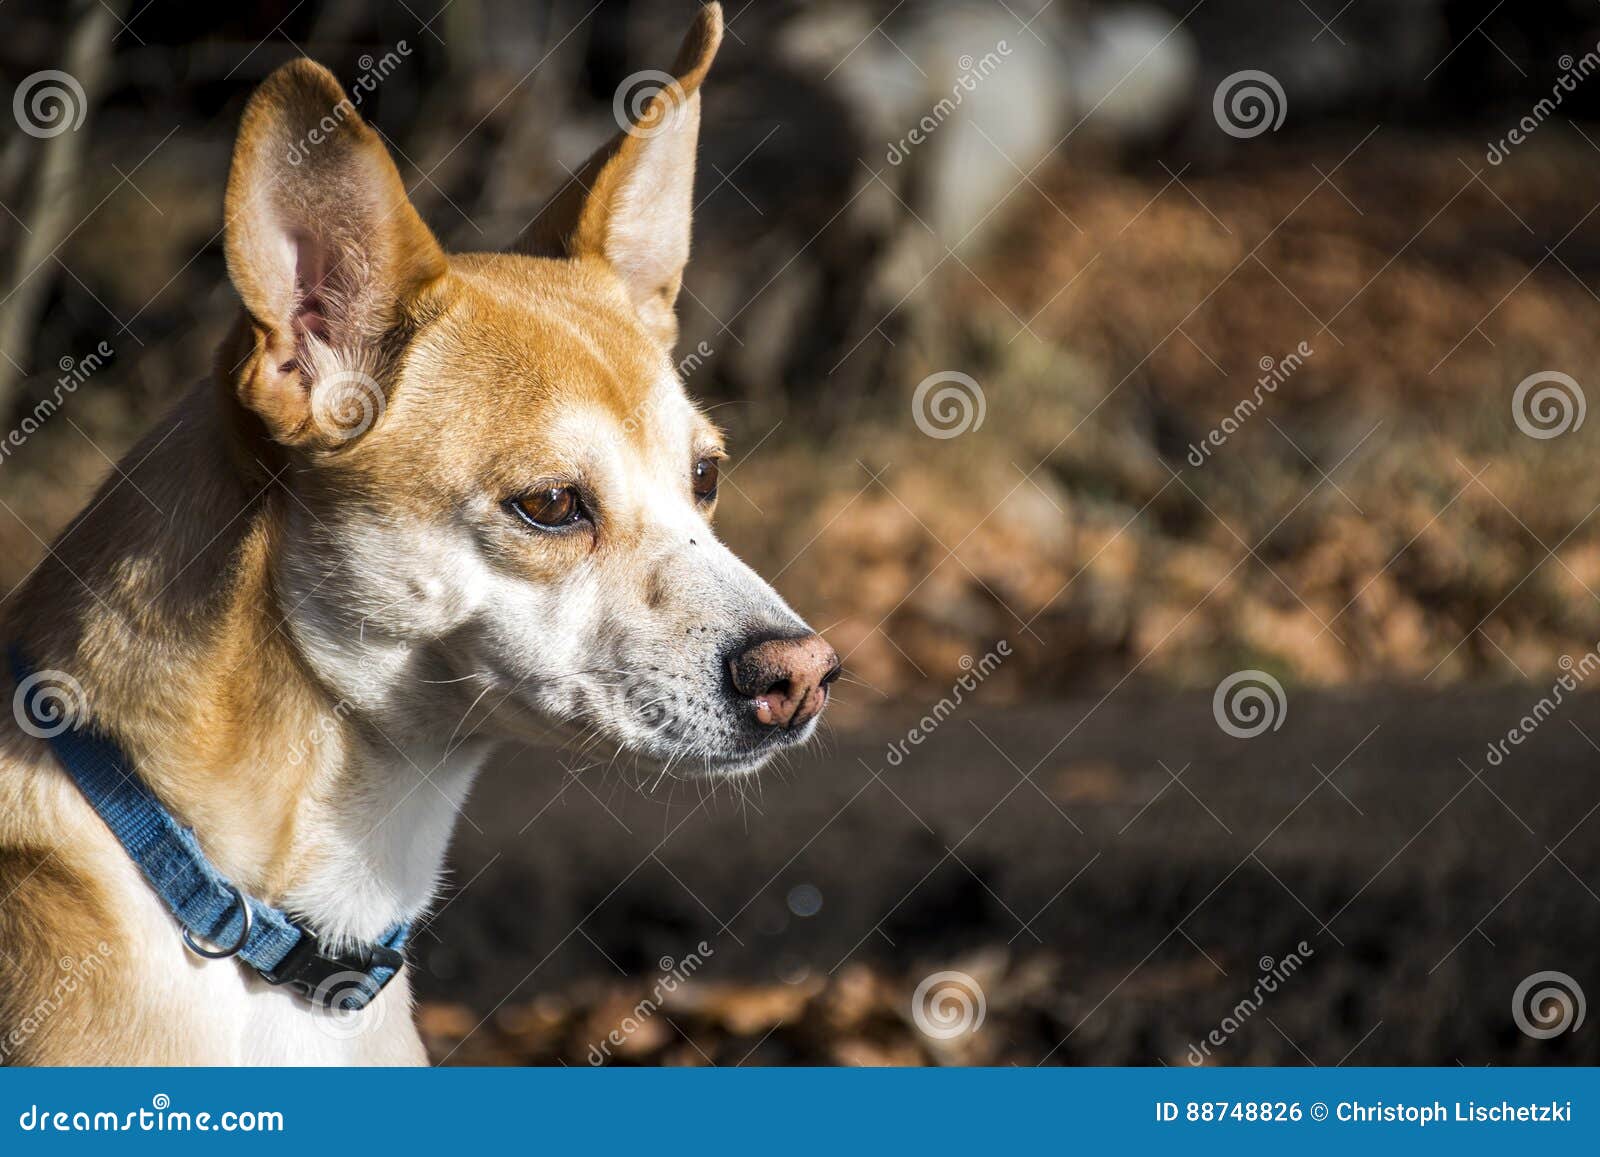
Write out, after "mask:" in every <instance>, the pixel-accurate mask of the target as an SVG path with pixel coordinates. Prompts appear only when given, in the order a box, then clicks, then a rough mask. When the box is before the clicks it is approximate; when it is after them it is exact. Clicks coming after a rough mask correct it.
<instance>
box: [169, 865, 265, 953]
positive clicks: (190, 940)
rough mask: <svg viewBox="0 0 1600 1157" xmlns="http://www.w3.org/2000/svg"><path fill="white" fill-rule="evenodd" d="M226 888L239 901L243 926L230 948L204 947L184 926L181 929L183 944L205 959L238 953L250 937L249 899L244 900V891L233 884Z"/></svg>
mask: <svg viewBox="0 0 1600 1157" xmlns="http://www.w3.org/2000/svg"><path fill="white" fill-rule="evenodd" d="M228 890H229V891H230V892H232V893H233V898H234V899H235V900H237V901H238V902H239V910H240V911H241V912H243V913H244V928H243V930H242V931H240V933H239V939H238V940H237V941H236V942H235V943H234V945H233V947H231V948H204V947H202V946H201V945H200V943H199V942H198V941H197V940H195V938H194V937H193V936H192V935H191V934H190V932H189V930H188V929H187V928H185V929H184V930H183V945H184V947H185V948H187V949H188V950H189V951H190V952H193V953H194V954H195V955H196V956H203V957H205V958H206V959H207V960H226V959H227V958H228V957H230V956H237V955H239V953H240V952H241V951H243V949H244V945H245V941H247V940H249V939H250V923H251V916H250V901H248V900H246V899H245V898H244V893H243V892H241V891H239V889H238V888H237V887H235V886H234V885H233V884H229V885H228Z"/></svg>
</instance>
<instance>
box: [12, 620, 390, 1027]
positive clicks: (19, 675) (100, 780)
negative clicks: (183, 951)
mask: <svg viewBox="0 0 1600 1157" xmlns="http://www.w3.org/2000/svg"><path fill="white" fill-rule="evenodd" d="M11 673H12V675H13V677H14V678H15V679H16V683H17V689H16V695H15V699H14V701H13V705H14V706H15V708H16V713H17V720H18V722H20V723H23V725H24V729H25V730H26V731H28V733H29V734H31V735H35V736H38V737H39V738H41V739H47V740H49V742H50V747H51V749H52V750H53V751H54V752H55V756H56V759H58V760H59V761H60V763H61V766H62V767H64V768H65V769H66V771H67V774H68V775H70V776H71V777H72V779H73V782H75V783H76V784H77V785H78V790H79V791H81V792H83V796H84V798H85V799H87V800H88V801H89V804H90V806H92V807H93V808H94V810H95V811H96V812H98V813H99V815H100V818H101V819H102V820H104V821H105V823H106V826H107V827H108V828H110V829H111V834H112V835H114V836H116V837H117V841H118V842H119V843H121V844H122V847H123V850H124V851H126V852H127V853H128V856H129V858H130V859H132V860H133V862H134V863H135V864H137V865H138V866H139V870H140V871H141V872H142V873H144V878H145V879H146V880H147V881H149V884H150V886H151V887H152V888H154V889H155V891H156V894H157V895H158V896H160V897H161V899H162V900H163V901H164V902H165V903H166V905H167V908H168V909H169V910H170V911H171V912H172V914H173V916H175V917H176V918H177V921H178V924H179V925H180V927H181V929H182V934H183V942H184V944H186V945H187V946H188V947H189V949H190V951H192V952H194V953H195V954H197V955H199V956H203V957H206V958H208V959H224V958H226V957H229V956H237V957H238V958H239V959H240V960H242V961H244V963H246V964H248V965H249V966H250V967H251V968H253V969H254V970H255V971H256V972H257V973H259V974H260V976H261V979H263V980H265V981H266V982H267V983H268V984H274V985H284V986H286V987H288V988H290V989H291V990H293V991H294V992H296V993H298V994H299V995H300V996H302V997H304V998H305V999H306V1000H308V1001H310V1002H311V1003H312V1004H314V1005H316V1006H318V1007H320V1008H332V1009H341V1010H351V1011H353V1010H356V1009H361V1008H365V1007H366V1006H367V1005H368V1004H369V1003H371V1001H372V1000H373V998H374V997H376V996H377V995H378V993H379V992H380V991H381V990H382V989H383V986H384V985H385V984H387V983H389V981H390V980H391V979H393V977H394V975H395V974H396V973H397V972H399V971H400V969H401V967H402V966H403V965H404V964H405V957H404V956H402V955H401V952H402V951H403V949H404V947H405V942H406V936H407V935H408V933H409V932H410V930H411V928H410V925H409V924H408V923H407V922H405V921H402V922H400V923H399V924H396V925H395V926H394V927H393V928H391V929H389V930H388V931H387V932H385V933H384V934H383V936H382V938H381V939H380V940H378V941H377V942H376V943H370V944H357V945H353V946H351V947H348V948H341V949H340V950H339V951H334V950H332V949H330V948H325V947H324V946H323V945H322V944H321V942H320V941H319V940H318V939H317V935H316V933H314V932H312V930H311V929H310V928H308V927H306V926H305V925H304V924H303V923H301V922H300V921H298V920H296V919H295V918H293V917H292V916H290V915H288V914H287V913H285V912H283V911H281V910H279V909H277V908H273V907H270V906H269V905H267V904H263V903H262V902H261V901H260V900H257V899H256V898H255V897H253V896H249V895H246V894H245V893H244V892H243V891H242V890H241V889H240V888H239V887H238V886H237V885H235V884H233V883H231V882H229V880H228V879H227V877H225V876H223V875H222V874H221V873H220V872H218V871H217V869H216V868H215V867H213V866H212V864H211V861H209V860H208V859H206V856H205V853H204V852H202V851H201V850H200V844H199V841H198V840H196V839H195V835H194V832H193V831H192V830H191V829H189V828H186V827H184V826H183V825H181V824H180V823H178V821H177V819H175V818H174V817H173V815H172V813H171V812H169V811H168V810H167V809H166V808H165V807H163V806H162V805H161V801H160V800H158V799H156V797H155V795H154V794H152V793H151V791H150V789H149V788H148V787H146V786H145V784H144V782H143V781H142V780H140V779H139V777H138V775H137V774H136V773H135V772H134V770H133V766H132V763H131V761H130V760H129V759H128V757H127V756H126V755H125V754H124V753H123V751H122V749H121V748H120V747H118V746H117V744H116V743H115V742H113V741H112V740H111V739H109V738H108V737H106V736H104V735H101V734H99V733H98V732H97V731H95V730H94V728H93V726H92V725H87V724H88V720H87V719H86V718H84V717H83V716H84V714H86V713H80V712H78V711H75V710H74V708H76V707H79V706H81V704H75V703H70V702H69V703H68V704H67V706H66V707H65V708H64V707H63V699H62V697H61V696H59V695H57V694H55V692H56V691H58V690H59V688H53V687H52V686H51V685H50V684H49V683H47V682H46V681H45V678H44V677H48V676H52V675H57V674H58V673H56V672H49V671H46V672H41V673H40V674H38V675H36V674H35V673H34V672H33V668H32V666H31V665H30V664H29V663H28V660H27V659H26V658H25V657H24V655H23V653H22V650H21V648H19V647H17V646H12V647H11Z"/></svg>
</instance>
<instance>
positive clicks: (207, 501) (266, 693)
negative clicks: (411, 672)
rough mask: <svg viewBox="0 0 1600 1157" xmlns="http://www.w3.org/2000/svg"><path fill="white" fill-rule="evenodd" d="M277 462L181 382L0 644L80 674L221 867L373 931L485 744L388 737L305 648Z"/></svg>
mask: <svg viewBox="0 0 1600 1157" xmlns="http://www.w3.org/2000/svg"><path fill="white" fill-rule="evenodd" d="M286 469H287V464H286V463H285V462H284V461H283V460H282V459H281V457H280V456H278V455H276V453H275V452H274V450H273V448H272V447H271V445H270V444H268V443H266V442H264V441H263V440H261V439H260V437H259V435H257V434H256V433H254V432H253V431H252V430H251V428H250V425H249V422H248V419H247V416H244V415H242V414H241V412H240V411H239V410H238V409H237V407H236V406H235V405H234V404H233V402H232V399H231V397H229V396H228V394H227V393H226V392H225V391H224V390H222V389H219V388H218V387H217V386H216V385H215V384H214V383H209V382H208V383H205V384H203V385H202V386H200V387H197V388H196V389H195V390H194V391H192V392H191V393H190V394H189V396H188V397H187V398H186V399H185V400H184V401H183V402H182V403H181V404H180V405H179V406H178V407H177V408H176V409H175V410H174V412H173V413H172V414H171V415H170V416H169V417H168V418H166V419H165V420H164V421H162V422H161V423H160V424H159V425H158V426H157V428H156V429H155V430H154V431H152V433H151V434H150V435H149V436H147V437H146V438H145V439H144V441H143V442H142V443H141V444H140V445H139V446H137V447H135V449H134V450H133V451H132V452H131V453H130V454H129V455H128V456H127V457H126V458H125V459H124V460H123V462H122V463H120V464H119V466H118V467H117V469H116V471H115V472H114V473H113V474H112V475H111V477H110V478H109V479H108V480H107V481H106V483H105V484H104V486H103V487H102V488H101V490H100V492H99V493H98V494H97V495H96V496H95V498H94V499H93V501H92V502H91V503H90V505H89V506H88V507H87V508H86V509H85V510H84V512H83V513H81V514H80V515H79V516H78V517H77V518H76V519H74V520H73V522H72V523H71V524H70V525H69V526H68V528H67V529H66V530H65V531H64V532H63V534H62V535H61V537H60V538H59V539H58V540H57V541H56V543H55V544H54V545H53V546H52V548H51V550H50V552H49V554H48V556H47V557H46V559H45V560H44V561H43V562H42V563H41V564H40V566H39V567H38V569H37V570H36V571H35V573H34V574H33V575H32V576H31V578H30V579H29V580H28V582H27V583H26V584H25V585H24V586H23V588H22V589H21V590H20V591H19V592H18V593H17V594H16V595H15V596H13V599H12V604H13V605H12V607H11V608H10V613H9V615H8V620H9V623H8V627H9V629H8V632H7V638H8V639H9V640H11V641H15V642H18V643H20V644H21V645H22V646H23V647H24V648H25V649H26V651H27V652H28V654H29V656H30V658H31V660H32V662H33V664H34V666H35V667H36V668H37V669H40V670H46V669H54V670H59V671H61V672H64V673H65V674H67V675H70V676H71V677H72V678H73V679H75V680H77V681H78V683H79V684H80V685H81V686H82V688H83V690H84V696H85V704H86V707H87V714H88V715H89V717H90V718H91V719H92V721H93V723H94V724H95V725H96V726H97V727H99V728H101V729H103V730H105V731H106V732H108V733H109V734H110V735H112V736H113V737H114V738H115V739H116V740H117V742H118V743H119V744H120V745H121V746H122V747H123V748H124V750H125V751H126V752H127V754H128V756H129V757H130V759H131V760H132V762H133V764H134V766H135V768H136V769H137V771H138V774H139V776H140V777H141V778H142V779H143V780H144V781H145V782H146V783H147V784H148V785H149V787H150V788H151V789H152V790H153V791H154V792H155V793H156V794H157V795H158V796H159V797H160V799H161V800H162V801H163V803H165V804H166V805H167V806H168V807H169V808H170V809H172V810H173V811H174V812H175V813H176V814H177V815H178V816H179V817H180V819H181V820H182V821H183V822H184V823H186V824H189V825H191V826H192V827H193V828H194V829H195V832H196V834H197V836H198V837H199V840H200V843H201V846H202V847H203V848H204V849H205V851H206V853H207V855H208V856H209V857H210V858H211V859H212V861H213V862H214V863H215V864H216V865H217V866H218V868H220V869H221V870H222V871H223V872H224V873H225V874H227V875H228V876H229V877H230V878H231V879H233V880H234V881H235V882H236V883H238V884H239V885H240V886H241V887H244V888H245V889H247V890H249V891H251V892H253V893H254V894H256V895H257V896H259V897H260V898H262V899H264V900H267V901H268V902H272V903H277V904H280V905H282V906H284V907H285V908H287V909H288V910H290V911H291V912H293V913H295V914H297V915H300V916H303V917H304V918H306V919H307V920H308V921H309V922H311V923H312V925H313V926H314V927H316V928H317V929H318V931H319V932H320V933H322V934H324V935H325V936H331V937H334V938H371V937H374V936H376V935H378V934H379V933H380V932H381V931H382V930H383V929H384V928H386V927H388V926H389V925H390V924H392V923H393V922H394V921H395V920H397V919H400V918H406V917H410V916H412V915H414V914H415V913H416V912H417V911H418V910H419V909H420V908H422V907H423V906H424V905H425V904H426V902H427V900H428V898H429V897H430V895H431V892H432V890H433V888H434V886H435V883H436V881H437V879H438V876H439V873H440V870H441V867H442V863H443V857H444V853H445V849H446V845H447V843H448V840H449V836H450V832H451V829H452V827H453V824H454V820H455V818H456V815H457V814H458V811H459V808H460V805H461V802H462V799H463V798H464V796H465V794H466V791H467V789H468V787H469V786H470V783H471V780H472V777H473V775H474V774H475V772H476V769H477V767H478V765H479V763H480V762H481V760H482V758H483V756H484V755H485V754H486V752H485V747H484V745H483V744H476V743H474V744H466V745H460V746H457V747H452V742H451V739H447V738H445V737H444V736H442V735H441V736H439V737H437V739H434V740H433V741H431V742H430V741H429V737H428V736H426V735H419V734H416V733H410V734H398V735H397V734H395V733H394V729H392V728H385V727H384V726H383V721H382V720H381V719H375V718H374V717H373V716H372V714H371V712H370V711H369V710H367V709H366V707H365V706H364V705H362V704H360V703H354V702H351V701H350V699H349V698H348V697H347V696H346V695H345V694H343V693H341V691H340V690H339V689H337V688H336V687H334V686H331V685H330V684H329V682H328V681H327V680H326V679H325V678H324V677H323V674H322V673H320V672H319V670H318V664H317V663H315V662H313V661H311V659H312V657H310V656H307V654H306V653H305V652H304V650H303V645H304V644H303V640H301V639H300V638H299V637H298V635H297V632H296V631H295V630H294V616H295V614H296V610H297V608H296V607H295V606H292V605H286V604H287V597H288V596H286V594H285V593H284V592H283V591H282V590H281V589H280V586H281V584H280V583H279V582H278V581H277V578H276V560H277V559H278V558H279V557H280V556H281V554H282V552H283V550H284V549H285V546H286V540H287V538H288V536H289V535H290V534H291V533H293V531H292V524H293V522H294V521H295V517H294V515H292V514H291V509H292V508H293V507H294V504H295V503H296V502H297V498H296V496H295V495H294V494H293V493H292V492H291V491H290V490H289V488H288V486H287V485H286V481H287V480H286V479H285V477H284V476H283V472H284V471H285V470H286ZM457 742H459V741H458V740H457Z"/></svg>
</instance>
